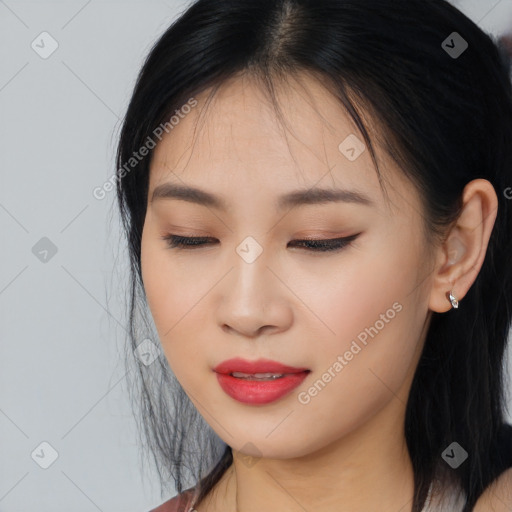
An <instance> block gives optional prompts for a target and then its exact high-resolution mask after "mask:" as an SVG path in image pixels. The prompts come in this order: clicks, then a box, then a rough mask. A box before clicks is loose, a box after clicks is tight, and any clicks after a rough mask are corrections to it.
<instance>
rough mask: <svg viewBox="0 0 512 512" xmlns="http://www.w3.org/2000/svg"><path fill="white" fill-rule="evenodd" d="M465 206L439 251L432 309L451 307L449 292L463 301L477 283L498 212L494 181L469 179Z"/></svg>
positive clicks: (441, 309) (432, 295) (442, 310)
mask: <svg viewBox="0 0 512 512" xmlns="http://www.w3.org/2000/svg"><path fill="white" fill-rule="evenodd" d="M462 202H463V207H462V211H461V213H460V215H459V217H458V219H457V220H456V221H455V222H454V225H453V227H452V228H451V229H450V231H449V233H448V235H447V237H446V240H445V242H444V243H443V244H442V246H441V247H440V248H439V250H438V252H437V263H436V267H435V270H434V278H433V285H432V289H431V293H430V301H429V308H430V309H431V310H432V311H436V312H438V313H444V312H445V311H448V310H450V309H451V308H452V305H451V303H450V300H449V293H450V291H451V292H452V293H453V295H454V296H455V298H456V299H457V300H458V301H460V300H461V299H462V298H464V296H465V295H466V293H467V292H468V290H469V288H470V287H471V285H472V284H473V283H474V281H475V279H476V277H477V276H478V272H480V268H481V267H482V264H483V262H484V258H485V254H486V251H487V245H488V243H489V238H490V236H491V232H492V228H493V226H494V222H495V220H496V214H497V211H498V198H497V196H496V192H495V190H494V188H493V186H492V185H491V183H490V182H489V181H487V180H484V179H476V180H473V181H470V182H469V183H468V184H467V185H466V186H465V187H464V191H463V193H462Z"/></svg>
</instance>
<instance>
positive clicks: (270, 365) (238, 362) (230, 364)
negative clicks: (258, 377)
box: [213, 357, 309, 375]
mask: <svg viewBox="0 0 512 512" xmlns="http://www.w3.org/2000/svg"><path fill="white" fill-rule="evenodd" d="M306 370H307V371H309V369H308V368H296V367H294V366H288V365H285V364H282V363H280V362H278V361H272V360H271V359H258V360H256V361H247V360H246V359H241V358H239V357H236V358H234V359H227V360H226V361H222V363H219V364H218V365H217V366H216V367H215V368H214V369H213V371H215V372H217V373H226V374H229V373H233V372H240V373H248V374H250V375H253V374H255V373H284V374H287V373H300V372H303V371H306Z"/></svg>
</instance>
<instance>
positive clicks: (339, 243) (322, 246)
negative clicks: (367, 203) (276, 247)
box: [161, 233, 361, 252]
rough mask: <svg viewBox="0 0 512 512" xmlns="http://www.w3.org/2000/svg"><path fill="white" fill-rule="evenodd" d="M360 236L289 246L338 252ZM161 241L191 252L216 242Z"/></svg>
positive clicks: (193, 239)
mask: <svg viewBox="0 0 512 512" xmlns="http://www.w3.org/2000/svg"><path fill="white" fill-rule="evenodd" d="M360 234H361V233H357V234H355V235H350V236H346V237H341V238H330V239H304V240H292V241H291V242H290V244H293V245H292V247H294V246H295V247H297V246H298V247H302V248H304V249H306V250H308V251H312V252H329V251H339V250H341V249H343V248H345V247H346V246H348V245H349V244H350V243H351V242H353V241H354V240H355V239H356V238H357V237H358V236H359V235H360ZM161 239H162V240H165V241H166V242H167V246H168V247H169V248H170V249H180V250H181V249H184V250H193V249H196V248H201V247H204V246H206V245H208V242H211V241H212V240H216V239H215V238H211V237H188V236H180V235H173V234H170V233H169V234H167V235H165V236H162V237H161ZM210 245H211V243H210Z"/></svg>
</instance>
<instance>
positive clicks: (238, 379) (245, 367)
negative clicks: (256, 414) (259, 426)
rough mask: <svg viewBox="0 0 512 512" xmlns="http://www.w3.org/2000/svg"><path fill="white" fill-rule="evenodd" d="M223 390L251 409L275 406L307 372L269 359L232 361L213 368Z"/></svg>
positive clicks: (306, 369) (304, 369)
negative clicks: (276, 401)
mask: <svg viewBox="0 0 512 512" xmlns="http://www.w3.org/2000/svg"><path fill="white" fill-rule="evenodd" d="M214 371H215V372H216V374H217V381H218V383H219V385H220V387H221V388H222V390H223V391H224V392H225V393H226V394H227V395H229V396H230V397H231V398H233V399H235V400H237V401H238V402H242V403H245V404H251V405H262V404H267V403H270V402H274V401H275V400H278V399H279V398H281V397H284V396H285V395H287V394H288V393H290V392H291V391H292V390H293V389H295V388H296V387H297V386H299V385H300V384H301V383H302V381H303V380H304V379H305V378H306V377H307V375H308V373H309V372H310V370H309V369H308V368H297V367H295V366H288V365H284V364H282V363H279V362H277V361H271V360H269V359H258V360H257V361H246V360H245V359H240V358H235V359H229V360H227V361H224V362H222V363H220V364H219V365H217V366H216V367H215V368H214Z"/></svg>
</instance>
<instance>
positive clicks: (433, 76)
mask: <svg viewBox="0 0 512 512" xmlns="http://www.w3.org/2000/svg"><path fill="white" fill-rule="evenodd" d="M454 33H456V34H454ZM454 38H455V39H454ZM454 41H455V42H454ZM465 44H467V47H466V48H465V49H464V46H465ZM457 53H459V54H457ZM509 70H510V61H509V58H508V55H507V53H506V51H505V49H504V45H502V44H501V43H500V41H499V40H498V39H497V38H495V37H493V36H491V35H488V34H486V33H485V32H484V31H482V30H481V29H480V28H479V27H478V26H477V24H475V23H474V22H473V21H471V20H470V19H469V18H468V17H466V16H465V15H464V14H462V13H461V12H460V11H459V10H458V9H457V8H455V7H454V6H453V5H451V4H450V3H448V2H447V1H444V0H392V1H389V0H198V1H196V2H194V3H192V4H191V5H189V6H188V7H187V8H186V10H184V12H183V13H181V14H180V16H179V17H178V18H177V19H176V20H175V21H174V22H173V23H172V25H171V26H170V27H169V28H168V29H167V30H166V31H165V33H164V34H163V35H162V36H161V37H160V38H159V39H158V41H157V42H156V44H155V45H154V46H153V48H152V49H151V51H150V52H149V55H148V56H147V58H146V60H145V62H144V64H143V67H142V69H141V71H140V74H139V75H138V78H137V82H136V85H135V88H134V91H133V95H132V97H131V100H130V103H129V106H128V109H127V112H126V116H125V118H124V121H123V125H122V127H121V133H120V138H119V145H118V149H117V155H116V165H117V169H118V171H117V178H118V179H117V199H118V204H119V210H120V214H121V218H122V222H123V228H124V232H125V234H126V237H127V243H128V251H129V259H130V278H131V280H130V283H131V285H130V297H129V323H130V331H129V337H130V347H129V348H130V352H129V354H133V350H134V349H135V348H136V347H137V345H138V344H139V343H140V342H141V341H142V340H143V339H144V338H147V337H148V334H147V332H148V331H147V329H148V328H149V327H150V326H149V324H150V323H151V321H150V320H148V319H147V316H146V315H147V303H146V300H145V294H144V290H143V282H142V276H141V264H140V254H141V235H142V227H143V224H144V218H145V213H146V205H147V192H148V179H149V168H150V158H149V157H148V158H141V159H140V160H137V162H132V163H134V165H131V164H130V165H131V167H132V168H131V169H127V166H126V163H127V162H128V161H130V159H131V158H133V153H134V152H137V151H138V149H139V148H141V147H143V146H144V145H145V144H148V141H149V140H150V139H154V137H155V133H159V132H158V131H157V130H158V127H159V126H162V125H165V123H166V122H167V125H165V126H166V131H168V127H169V126H170V125H169V123H168V120H169V118H170V117H171V116H172V115H173V113H174V112H176V110H179V109H180V108H181V106H182V105H184V104H186V102H187V101H189V100H190V98H193V97H194V96H196V95H198V94H200V93H201V92H203V91H206V90H210V91H211V92H212V96H213V94H214V93H215V92H216V91H217V90H218V89H219V88H220V87H222V85H223V84H224V83H226V81H227V80H228V79H231V78H236V77H238V76H241V75H247V76H249V77H251V78H254V79H255V80H259V82H260V83H261V84H262V86H264V87H263V88H264V89H265V90H266V91H267V92H268V93H269V95H270V97H271V98H272V99H273V101H274V103H276V106H278V105H277V102H276V101H275V94H274V92H275V91H274V87H275V84H276V83H277V80H278V79H283V80H286V78H287V77H291V76H292V75H294V76H298V74H299V73H300V72H308V73H310V74H311V75H313V76H314V77H316V78H318V80H319V81H320V82H321V83H322V84H324V85H325V88H326V91H329V92H330V93H331V94H333V95H334V96H335V97H336V98H337V99H338V100H339V102H340V104H341V105H343V107H344V108H345V109H346V111H347V113H348V114H349V115H350V116H351V118H352V119H353V120H354V122H355V123H356V125H357V127H358V129H359V130H360V132H361V137H362V138H363V139H364V141H365V143H366V146H367V147H368V149H369V151H370V154H371V156H372V159H373V161H374V163H375V167H376V171H377V173H378V175H379V178H380V173H379V169H378V165H377V160H376V157H375V153H374V149H373V146H372V141H371V139H370V137H369V134H368V130H367V128H366V127H367V126H368V124H365V122H364V121H365V120H366V119H371V120H372V121H373V120H374V121H377V122H378V126H379V130H378V136H379V138H380V139H381V141H382V145H383V147H384V148H385V150H386V151H387V152H388V153H389V155H390V156H391V157H392V158H393V159H394V161H395V162H396V163H397V165H398V167H399V168H400V170H401V171H402V172H403V173H404V175H406V176H407V177H408V178H409V179H410V180H411V181H412V183H414V185H415V186H416V188H417V190H418V191H419V193H420V195H421V198H422V203H423V204H422V206H423V210H424V211H423V217H424V221H425V226H426V232H427V233H428V234H429V235H432V236H433V238H432V240H442V237H443V236H444V234H445V233H446V230H447V228H449V227H450V226H451V225H452V223H453V221H454V220H455V219H456V218H457V216H458V215H459V213H460V208H461V196H462V191H463V189H464V186H465V185H466V184H467V183H468V182H469V181H471V180H473V179H476V178H483V179H486V180H488V181H490V182H491V184H492V185H493V187H494V189H495V191H496V193H497V196H498V211H497V217H496V222H495V225H494V228H493V231H492V233H491V237H490V240H489V245H488V249H487V253H486V256H485V260H484V262H483V265H482V268H481V270H480V272H479V274H478V276H477V278H476V280H475V282H474V284H473V285H472V287H471V288H470V289H469V291H468V293H467V294H466V296H465V297H464V299H463V301H462V303H461V306H460V307H459V309H458V310H450V311H448V312H446V313H443V314H439V313H435V312H434V313H433V314H432V319H431V323H430V326H429V330H428V333H427V338H426V341H425V345H424V348H423V353H422V355H421V359H420V361H419V364H418V367H417V369H416V372H415V376H414V380H413V383H412V387H411V390H410V395H409V399H408V402H407V408H406V418H405V435H406V441H407V446H408V450H409V453H410V456H411V460H412V464H413V469H414V482H415V494H414V501H413V504H412V511H413V512H420V510H421V508H422V506H423V504H424V502H425V499H426V496H427V492H428V488H429V486H430V485H431V483H432V482H434V481H436V480H439V479H442V480H443V481H450V482H453V483H454V484H456V485H457V487H458V488H459V489H461V490H462V491H463V492H464V496H465V505H464V509H463V512H469V511H471V510H472V508H473V506H474V504H475V503H476V501H477V499H478V497H479V496H480V495H481V494H482V492H483V490H484V489H485V488H486V487H487V486H488V485H489V484H490V483H491V482H492V481H493V480H495V479H496V478H497V476H498V475H499V474H500V473H502V472H503V471H504V470H505V469H506V468H508V467H510V466H512V433H511V430H512V428H511V427H510V426H509V425H507V424H506V423H505V418H504V415H505V397H504V389H505V374H504V355H505V349H506V345H507V337H508V334H509V329H510V325H511V315H512V307H511V306H512V208H511V200H510V192H512V189H511V188H510V187H511V186H512V131H511V128H512V93H511V81H510V75H509ZM365 114H368V118H366V116H365ZM367 122H368V121H367ZM160 131H161V130H160ZM123 169H124V170H123ZM507 190H508V191H510V192H509V194H508V195H507V193H506V191H507ZM507 197H508V198H507ZM136 377H137V380H136V382H135V381H134V383H135V384H139V389H138V390H137V394H136V395H135V394H134V400H135V401H137V404H138V406H139V410H138V414H139V419H140V421H141V423H142V425H141V426H140V428H141V431H143V432H144V434H145V439H146V442H147V444H148V446H149V448H150V451H151V453H152V456H153V460H154V463H155V465H156V467H157V469H158V472H159V475H160V478H161V483H162V485H165V482H167V481H168V479H169V477H170V478H172V479H173V481H174V486H175V489H176V490H177V492H179V493H181V492H182V491H183V490H184V489H185V488H186V487H188V486H189V485H192V484H193V485H194V486H195V488H196V491H197V500H198V501H200V500H202V499H203V497H204V496H206V494H207V493H208V492H209V491H210V490H211V489H212V488H213V486H214V485H215V484H216V483H217V482H218V480H219V479H220V478H221V476H222V475H223V473H224V472H225V470H226V469H227V468H228V467H229V466H230V464H231V462H232V451H231V448H230V447H229V446H228V445H226V444H224V443H223V442H222V441H221V440H220V439H219V438H218V437H217V436H216V434H215V433H214V432H213V430H212V429H211V428H210V427H209V425H208V424H207V423H206V422H205V421H204V420H203V418H202V417H201V415H200V414H199V413H198V411H197V410H196V409H195V407H194V406H193V404H192V403H191V401H190V400H189V398H188V396H187V395H186V393H185V392H184V390H183V389H182V388H181V386H180V384H179V383H178V382H177V380H176V378H175V377H174V375H173V374H172V372H171V370H170V368H169V366H168V364H167V362H166V360H165V358H163V357H160V358H159V359H157V361H156V362H155V363H154V364H152V365H150V366H146V365H143V364H137V369H136ZM453 441H456V442H457V443H459V444H460V445H461V446H462V447H463V448H464V449H465V450H466V451H467V452H468V454H469V457H468V459H467V460H466V461H465V462H464V463H463V464H461V465H460V466H459V467H458V468H456V469H451V468H449V467H448V465H447V464H446V463H445V462H444V460H443V459H442V457H441V454H442V452H443V450H444V449H445V448H446V447H447V446H449V445H450V444H451V443H452V442H453Z"/></svg>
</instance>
